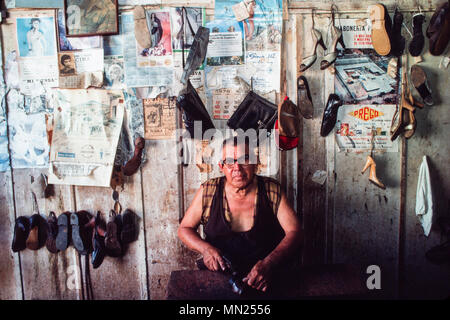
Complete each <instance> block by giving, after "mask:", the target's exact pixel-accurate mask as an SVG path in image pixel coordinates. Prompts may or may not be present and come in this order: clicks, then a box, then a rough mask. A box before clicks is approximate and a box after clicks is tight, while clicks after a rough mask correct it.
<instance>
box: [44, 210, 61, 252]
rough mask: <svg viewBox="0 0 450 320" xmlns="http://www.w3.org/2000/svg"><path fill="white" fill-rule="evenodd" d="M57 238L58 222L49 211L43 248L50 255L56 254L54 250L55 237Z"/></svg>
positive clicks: (56, 249)
mask: <svg viewBox="0 0 450 320" xmlns="http://www.w3.org/2000/svg"><path fill="white" fill-rule="evenodd" d="M57 236H58V220H57V219H56V216H55V213H54V212H53V211H50V214H49V215H48V218H47V241H45V246H46V247H47V250H48V251H49V252H51V253H57V252H58V248H56V237H57Z"/></svg>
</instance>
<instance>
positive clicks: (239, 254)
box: [204, 176, 284, 273]
mask: <svg viewBox="0 0 450 320" xmlns="http://www.w3.org/2000/svg"><path fill="white" fill-rule="evenodd" d="M256 179H257V183H258V193H257V202H256V210H255V212H256V213H255V216H254V221H253V226H252V228H251V229H250V230H248V231H245V232H235V231H232V229H231V226H230V224H229V223H228V221H227V220H226V219H225V214H224V205H223V198H224V197H223V193H224V185H225V178H224V177H222V178H221V179H220V182H219V185H218V188H217V189H216V192H215V193H214V196H213V200H212V204H211V211H210V216H209V218H208V221H207V222H206V224H205V226H204V232H205V235H206V239H205V240H206V241H207V242H209V243H210V244H211V245H213V246H215V247H216V248H218V249H219V250H220V251H221V252H222V254H223V255H225V256H226V257H227V258H228V259H229V260H230V261H231V263H232V264H233V267H234V268H235V269H238V270H239V271H240V272H243V273H246V272H248V271H250V269H251V268H252V267H253V266H254V265H255V264H256V262H258V260H262V259H264V258H265V257H266V256H267V255H268V254H269V253H270V252H271V251H272V250H273V249H275V247H276V246H277V245H278V244H279V243H280V241H281V240H282V239H283V237H284V231H283V229H282V228H281V225H280V223H279V222H278V219H277V217H276V215H275V214H274V212H273V208H272V204H271V203H270V200H269V198H268V196H267V191H266V188H265V183H264V179H263V178H262V177H259V176H256Z"/></svg>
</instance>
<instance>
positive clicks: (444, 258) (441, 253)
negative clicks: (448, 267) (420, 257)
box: [425, 241, 450, 264]
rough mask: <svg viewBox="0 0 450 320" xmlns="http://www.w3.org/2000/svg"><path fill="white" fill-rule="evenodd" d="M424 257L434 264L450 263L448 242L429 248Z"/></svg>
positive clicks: (449, 242)
mask: <svg viewBox="0 0 450 320" xmlns="http://www.w3.org/2000/svg"><path fill="white" fill-rule="evenodd" d="M425 257H426V258H427V259H428V260H429V261H430V262H433V263H435V264H442V263H445V262H450V241H447V242H445V243H443V244H441V245H438V246H436V247H433V248H431V249H430V250H428V251H427V252H426V253H425Z"/></svg>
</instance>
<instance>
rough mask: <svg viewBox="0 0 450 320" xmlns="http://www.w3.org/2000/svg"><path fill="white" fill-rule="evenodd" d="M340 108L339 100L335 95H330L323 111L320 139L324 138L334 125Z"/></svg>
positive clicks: (340, 101)
mask: <svg viewBox="0 0 450 320" xmlns="http://www.w3.org/2000/svg"><path fill="white" fill-rule="evenodd" d="M340 106H342V100H341V98H339V96H338V95H337V94H334V93H331V94H330V96H329V97H328V101H327V105H326V107H325V110H324V111H323V118H322V126H321V128H320V135H321V136H322V137H326V136H327V135H328V134H329V133H330V132H331V130H333V127H334V126H335V125H336V118H337V112H338V109H339V107H340Z"/></svg>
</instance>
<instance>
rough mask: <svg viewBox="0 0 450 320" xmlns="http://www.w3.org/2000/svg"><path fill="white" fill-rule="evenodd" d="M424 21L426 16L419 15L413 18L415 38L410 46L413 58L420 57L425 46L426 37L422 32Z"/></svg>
mask: <svg viewBox="0 0 450 320" xmlns="http://www.w3.org/2000/svg"><path fill="white" fill-rule="evenodd" d="M424 21H425V16H424V15H423V14H417V15H415V16H414V17H413V38H412V40H411V42H410V43H409V46H408V49H409V53H410V54H411V55H412V56H413V57H417V56H420V54H421V53H422V50H423V46H424V44H425V37H424V36H423V32H422V24H423V23H424Z"/></svg>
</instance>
